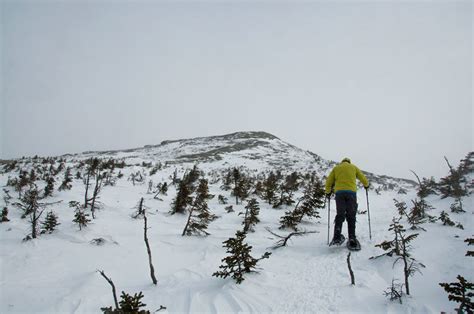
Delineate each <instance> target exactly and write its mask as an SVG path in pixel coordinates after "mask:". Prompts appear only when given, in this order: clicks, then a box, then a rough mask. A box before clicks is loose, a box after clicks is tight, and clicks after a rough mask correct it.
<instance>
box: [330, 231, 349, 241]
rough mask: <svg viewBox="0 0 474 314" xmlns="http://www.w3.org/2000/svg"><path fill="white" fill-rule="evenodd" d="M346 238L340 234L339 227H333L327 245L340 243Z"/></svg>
mask: <svg viewBox="0 0 474 314" xmlns="http://www.w3.org/2000/svg"><path fill="white" fill-rule="evenodd" d="M345 239H346V238H345V237H344V236H343V235H342V234H341V229H340V228H336V229H334V237H333V238H332V241H331V243H330V244H329V245H341V244H342V243H344V240H345Z"/></svg>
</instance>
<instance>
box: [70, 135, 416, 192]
mask: <svg viewBox="0 0 474 314" xmlns="http://www.w3.org/2000/svg"><path fill="white" fill-rule="evenodd" d="M70 156H71V155H67V156H66V157H70ZM72 156H73V157H75V158H79V159H83V158H90V157H93V156H99V157H102V158H106V157H113V158H120V159H124V160H126V161H127V162H130V163H134V162H142V161H143V160H145V161H153V162H158V161H159V162H161V163H163V164H165V165H169V166H171V165H182V166H184V167H191V165H192V164H199V165H203V166H204V167H206V168H212V169H216V170H222V169H226V168H229V167H235V166H243V167H246V168H248V169H249V170H257V171H265V170H268V171H270V170H273V171H275V170H281V171H284V172H291V171H302V172H308V171H315V172H316V173H317V174H318V175H319V176H321V177H324V176H326V175H327V173H328V171H329V170H330V169H331V168H332V167H334V165H335V164H336V162H334V161H331V160H326V159H324V158H322V157H321V156H319V155H317V154H315V153H312V152H310V151H305V150H303V149H300V148H298V147H296V146H294V145H291V144H289V143H286V142H284V141H282V140H281V139H279V138H278V137H276V136H274V135H272V134H270V133H267V132H261V131H250V132H236V133H231V134H226V135H220V136H210V137H198V138H192V139H182V140H172V141H163V142H161V144H159V145H146V146H144V147H142V148H135V149H128V150H116V151H103V152H84V153H82V154H78V155H72ZM365 173H366V174H367V176H368V178H369V179H370V181H371V182H372V184H374V185H375V186H380V188H381V189H384V190H399V189H400V188H404V189H410V188H413V187H415V186H416V183H415V182H414V181H412V180H407V179H400V178H393V177H390V176H386V175H377V174H373V173H370V172H365Z"/></svg>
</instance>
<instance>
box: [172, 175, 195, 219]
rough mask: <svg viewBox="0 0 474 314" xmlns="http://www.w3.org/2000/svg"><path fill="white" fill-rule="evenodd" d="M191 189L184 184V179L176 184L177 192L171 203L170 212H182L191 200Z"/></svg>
mask: <svg viewBox="0 0 474 314" xmlns="http://www.w3.org/2000/svg"><path fill="white" fill-rule="evenodd" d="M191 193H192V191H191V190H190V188H189V186H188V185H187V184H186V182H185V181H184V180H181V181H180V182H179V185H178V192H177V194H176V197H175V199H174V200H173V202H172V203H171V210H170V214H171V215H174V214H176V213H178V214H184V213H185V211H186V208H187V207H188V205H190V204H191V202H192V197H191Z"/></svg>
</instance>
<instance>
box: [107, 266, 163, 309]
mask: <svg viewBox="0 0 474 314" xmlns="http://www.w3.org/2000/svg"><path fill="white" fill-rule="evenodd" d="M98 272H99V273H100V274H101V275H102V277H104V278H105V280H107V282H108V283H109V284H110V286H111V287H112V294H113V297H114V304H115V309H114V308H113V307H112V306H109V307H102V308H100V309H101V311H102V312H103V313H105V314H127V313H130V314H150V311H147V310H144V309H142V310H141V309H140V308H142V307H145V306H146V304H144V303H143V302H142V301H141V299H142V298H143V293H142V292H141V291H140V292H139V293H135V294H134V295H133V297H132V296H131V295H129V294H128V293H125V292H124V291H122V294H121V296H120V298H121V300H120V302H118V300H117V293H116V290H115V284H114V282H113V281H112V279H110V278H109V277H107V275H106V274H105V273H104V271H103V270H102V271H99V270H98ZM161 309H165V308H164V307H163V306H161V307H160V310H161Z"/></svg>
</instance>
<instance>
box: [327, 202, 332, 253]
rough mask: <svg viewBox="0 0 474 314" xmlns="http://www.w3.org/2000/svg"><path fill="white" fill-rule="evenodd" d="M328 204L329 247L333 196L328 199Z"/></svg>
mask: <svg viewBox="0 0 474 314" xmlns="http://www.w3.org/2000/svg"><path fill="white" fill-rule="evenodd" d="M327 202H328V245H329V232H330V229H331V196H329V197H328V198H327Z"/></svg>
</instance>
